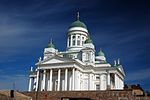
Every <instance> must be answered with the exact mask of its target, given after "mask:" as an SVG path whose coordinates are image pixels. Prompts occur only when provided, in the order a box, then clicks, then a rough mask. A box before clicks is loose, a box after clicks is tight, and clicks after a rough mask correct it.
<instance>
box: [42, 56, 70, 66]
mask: <svg viewBox="0 0 150 100" xmlns="http://www.w3.org/2000/svg"><path fill="white" fill-rule="evenodd" d="M67 62H73V60H72V59H68V58H64V57H60V56H54V57H51V58H48V59H45V60H43V61H42V62H41V64H54V63H67Z"/></svg>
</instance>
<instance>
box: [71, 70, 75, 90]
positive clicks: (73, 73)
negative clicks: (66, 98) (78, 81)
mask: <svg viewBox="0 0 150 100" xmlns="http://www.w3.org/2000/svg"><path fill="white" fill-rule="evenodd" d="M74 76H75V68H73V69H72V90H74V78H75V77H74Z"/></svg>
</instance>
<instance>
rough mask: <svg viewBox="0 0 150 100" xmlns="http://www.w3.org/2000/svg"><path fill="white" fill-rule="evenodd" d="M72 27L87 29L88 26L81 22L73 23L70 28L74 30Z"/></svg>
mask: <svg viewBox="0 0 150 100" xmlns="http://www.w3.org/2000/svg"><path fill="white" fill-rule="evenodd" d="M72 27H82V28H85V29H87V27H86V25H85V24H84V23H83V22H81V21H80V20H77V21H75V22H73V23H72V24H71V25H70V27H69V28H72Z"/></svg>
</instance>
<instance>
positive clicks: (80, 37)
mask: <svg viewBox="0 0 150 100" xmlns="http://www.w3.org/2000/svg"><path fill="white" fill-rule="evenodd" d="M80 46H82V35H81V34H80Z"/></svg>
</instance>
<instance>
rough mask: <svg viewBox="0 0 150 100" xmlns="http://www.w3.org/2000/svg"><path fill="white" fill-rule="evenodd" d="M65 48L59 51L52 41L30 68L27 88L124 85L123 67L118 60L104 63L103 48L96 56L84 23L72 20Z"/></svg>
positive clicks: (115, 87)
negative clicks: (111, 63)
mask: <svg viewBox="0 0 150 100" xmlns="http://www.w3.org/2000/svg"><path fill="white" fill-rule="evenodd" d="M67 36H68V38H67V50H66V51H64V52H59V51H58V50H57V49H55V47H54V45H53V44H52V42H51V43H50V44H49V46H48V48H45V50H44V57H43V59H41V58H40V59H39V62H38V63H36V68H35V71H34V70H33V69H32V68H31V71H30V75H29V90H28V91H88V90H107V89H123V87H124V77H125V74H124V71H123V68H122V65H121V64H120V61H119V60H118V61H117V62H116V61H115V64H114V65H110V64H109V63H107V61H106V58H105V55H104V53H103V52H102V50H100V51H99V53H98V56H96V54H95V52H96V51H95V47H94V44H93V43H92V41H91V39H90V36H89V33H88V30H87V28H86V26H85V24H84V23H82V22H80V21H79V16H78V19H77V21H75V22H73V23H72V24H71V26H70V27H69V30H68V32H67Z"/></svg>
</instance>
